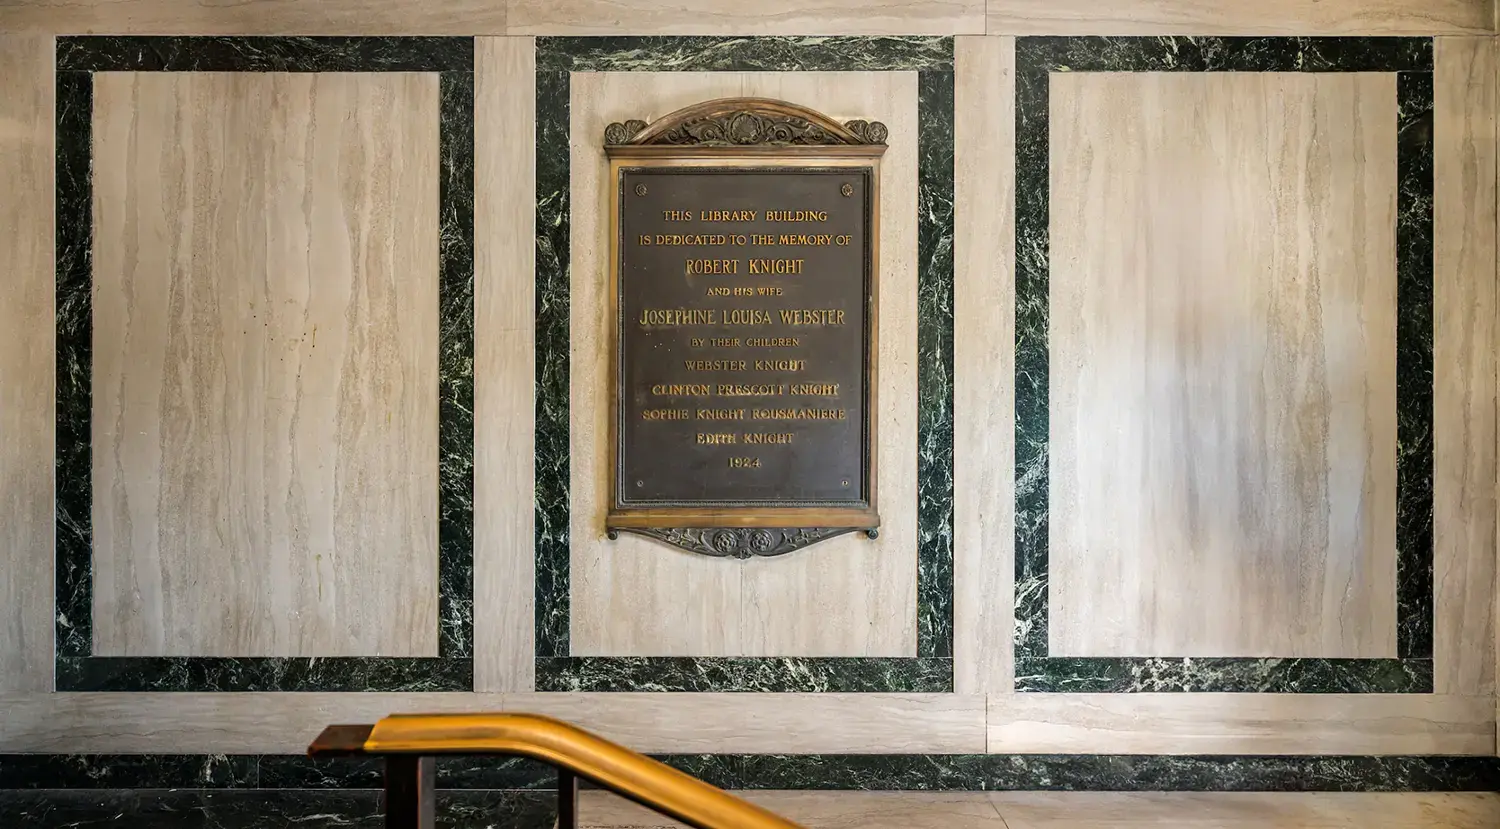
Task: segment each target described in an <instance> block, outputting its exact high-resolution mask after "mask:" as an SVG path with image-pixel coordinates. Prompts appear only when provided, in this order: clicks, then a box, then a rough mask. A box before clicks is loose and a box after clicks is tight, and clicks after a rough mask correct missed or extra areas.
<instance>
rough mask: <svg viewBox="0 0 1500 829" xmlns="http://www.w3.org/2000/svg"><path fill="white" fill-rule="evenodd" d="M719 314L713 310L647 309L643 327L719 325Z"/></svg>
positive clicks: (643, 312) (644, 312) (643, 317)
mask: <svg viewBox="0 0 1500 829" xmlns="http://www.w3.org/2000/svg"><path fill="white" fill-rule="evenodd" d="M718 322H719V312H718V311H716V310H714V309H712V308H707V309H705V308H646V309H643V310H642V311H641V325H717V324H718Z"/></svg>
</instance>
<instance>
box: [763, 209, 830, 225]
mask: <svg viewBox="0 0 1500 829" xmlns="http://www.w3.org/2000/svg"><path fill="white" fill-rule="evenodd" d="M766 221H768V222H826V221H828V211H827V210H767V211H766Z"/></svg>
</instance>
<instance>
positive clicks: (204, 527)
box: [92, 72, 438, 656]
mask: <svg viewBox="0 0 1500 829" xmlns="http://www.w3.org/2000/svg"><path fill="white" fill-rule="evenodd" d="M437 109H438V79H437V77H436V75H433V74H415V73H413V74H405V73H383V74H339V73H327V74H313V73H309V74H290V73H186V72H174V73H125V72H121V73H99V74H98V75H97V76H96V78H95V94H94V115H93V119H94V129H93V134H94V147H93V152H94V163H93V170H94V236H93V238H94V272H93V278H94V286H95V290H94V308H93V324H94V328H93V357H94V363H93V389H94V392H93V440H92V443H93V450H92V457H93V470H92V472H93V492H94V507H93V513H94V634H95V638H94V648H95V651H94V653H95V654H96V655H100V656H353V655H361V656H374V655H381V656H435V655H436V654H437V623H436V615H437V548H436V536H437V466H436V464H435V463H434V458H436V457H437V400H436V393H435V392H436V388H437V323H436V320H437V313H436V312H437V286H438V280H437V262H438V256H437V242H438V240H437V233H436V227H437V224H438V223H437V202H438V183H437V180H436V176H435V174H434V173H435V171H436V170H437V168H438V163H437V148H438V135H437V122H438V117H437V115H438V113H437Z"/></svg>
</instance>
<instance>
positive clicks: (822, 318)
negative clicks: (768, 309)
mask: <svg viewBox="0 0 1500 829" xmlns="http://www.w3.org/2000/svg"><path fill="white" fill-rule="evenodd" d="M781 322H782V324H783V325H843V324H844V312H843V311H839V310H836V309H814V308H798V309H795V310H786V311H782V312H781Z"/></svg>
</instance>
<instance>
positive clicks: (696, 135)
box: [604, 98, 888, 559]
mask: <svg viewBox="0 0 1500 829" xmlns="http://www.w3.org/2000/svg"><path fill="white" fill-rule="evenodd" d="M887 135H888V131H887V129H886V127H885V125H884V124H882V123H880V122H878V121H860V120H855V121H848V122H846V123H843V124H840V123H838V122H837V121H834V120H833V119H831V118H829V117H828V116H826V115H823V114H821V113H819V112H816V111H814V110H811V109H808V108H807V107H803V106H799V105H797V104H792V103H788V102H785V101H776V100H771V99H766V98H722V99H718V100H713V101H705V102H703V103H699V104H694V105H692V106H688V107H684V108H682V109H679V110H677V111H676V112H673V113H670V114H668V115H666V116H664V117H662V118H660V119H658V120H657V121H655V122H654V123H651V124H649V125H648V124H647V123H646V122H645V121H638V120H631V121H626V122H624V123H612V124H610V125H608V126H607V127H606V128H605V130H604V141H605V147H604V149H605V153H606V155H607V156H608V158H609V165H610V166H609V181H610V213H609V279H608V285H609V290H608V293H609V297H610V317H609V318H610V319H611V320H612V324H611V326H610V354H609V357H610V366H611V368H610V395H609V400H610V412H611V416H610V418H609V430H610V434H609V453H610V454H609V469H610V499H609V511H608V514H607V516H606V519H605V527H606V530H607V533H608V536H609V537H610V538H611V539H615V538H618V537H619V533H621V532H629V533H633V534H637V535H642V536H646V537H649V538H654V539H656V540H658V541H661V542H663V543H666V544H670V545H673V546H676V547H679V548H682V549H684V550H689V551H691V552H696V553H701V554H704V555H711V556H718V557H733V558H742V559H743V558H749V557H751V556H776V555H782V554H785V553H789V552H792V551H793V550H797V549H800V548H802V547H806V546H808V545H809V544H814V543H816V542H818V541H823V540H825V539H828V538H832V537H834V536H838V535H844V534H846V533H851V532H856V531H860V532H864V533H865V534H866V535H867V536H868V537H870V538H875V537H876V536H877V535H878V534H879V526H880V515H879V513H878V511H877V509H876V479H877V475H876V469H877V462H876V461H877V446H878V443H877V440H876V434H877V432H876V426H877V421H878V416H877V415H878V409H877V407H876V399H877V390H878V389H877V384H876V379H877V373H876V362H877V355H878V346H879V340H878V331H879V326H878V324H877V322H878V314H879V301H878V300H879V291H878V286H879V278H878V276H879V251H880V175H879V173H880V159H881V156H882V155H883V154H884V153H885V149H886V146H885V139H886V137H887ZM705 166H712V167H721V168H724V169H725V170H745V169H754V170H776V169H786V170H795V169H798V168H803V169H807V168H819V169H826V168H841V167H843V168H851V169H856V170H867V171H869V180H870V216H869V227H870V233H869V239H870V246H869V251H868V258H867V263H866V267H867V268H868V284H869V291H868V294H867V296H866V303H867V307H866V309H865V310H866V319H867V323H866V334H865V337H866V348H867V354H868V357H867V361H866V366H865V370H866V377H865V384H866V393H865V399H864V401H863V403H864V407H863V415H864V417H865V429H864V434H865V441H866V445H865V447H864V450H865V453H866V457H867V461H868V462H867V463H866V464H865V475H866V480H865V481H864V485H865V490H864V491H865V492H866V493H867V494H868V499H867V500H866V501H865V502H864V504H863V505H862V506H859V507H848V506H821V505H809V506H770V507H767V506H760V505H744V506H738V505H718V504H715V505H712V506H707V505H706V506H701V507H699V506H693V507H675V506H674V507H650V508H641V507H628V506H624V505H622V504H621V499H620V491H621V484H620V446H619V441H620V427H619V417H620V411H621V408H620V407H621V399H620V394H621V389H620V371H621V368H620V362H619V360H620V356H619V355H620V348H621V344H620V330H619V302H620V300H619V290H620V282H619V279H620V268H621V261H620V241H619V235H620V198H621V193H620V182H621V181H622V172H623V171H624V170H626V169H639V168H642V167H679V168H683V167H705Z"/></svg>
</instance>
